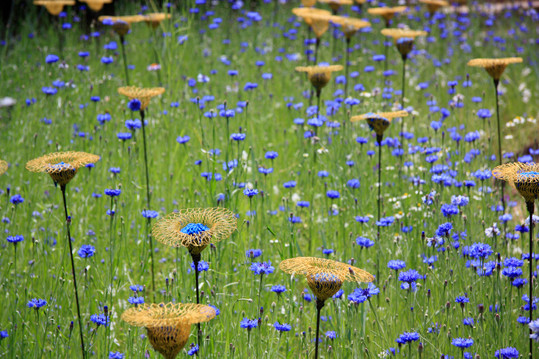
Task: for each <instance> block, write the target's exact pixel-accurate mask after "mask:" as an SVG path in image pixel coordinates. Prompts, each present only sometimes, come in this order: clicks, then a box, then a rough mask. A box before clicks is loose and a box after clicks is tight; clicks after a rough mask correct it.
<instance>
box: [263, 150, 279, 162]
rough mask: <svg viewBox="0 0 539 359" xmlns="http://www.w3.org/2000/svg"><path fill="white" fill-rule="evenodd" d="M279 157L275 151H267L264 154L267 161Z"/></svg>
mask: <svg viewBox="0 0 539 359" xmlns="http://www.w3.org/2000/svg"><path fill="white" fill-rule="evenodd" d="M278 156H279V154H278V153H277V152H275V151H268V152H266V154H265V156H264V157H266V158H267V159H269V160H274V159H276V158H277V157H278Z"/></svg>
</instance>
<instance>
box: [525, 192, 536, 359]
mask: <svg viewBox="0 0 539 359" xmlns="http://www.w3.org/2000/svg"><path fill="white" fill-rule="evenodd" d="M526 207H527V209H528V213H529V214H530V248H529V251H530V257H529V258H528V261H529V267H530V278H529V282H528V286H529V293H530V294H529V299H530V301H529V305H530V314H529V315H530V323H531V322H532V321H533V310H532V309H533V265H532V264H533V260H532V259H533V258H532V256H533V212H534V210H535V206H534V202H526ZM530 334H532V333H531V329H530ZM530 359H533V339H532V338H531V336H530Z"/></svg>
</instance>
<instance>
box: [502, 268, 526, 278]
mask: <svg viewBox="0 0 539 359" xmlns="http://www.w3.org/2000/svg"><path fill="white" fill-rule="evenodd" d="M502 274H503V275H504V276H506V277H507V278H511V279H512V278H518V277H520V276H521V275H522V269H521V268H517V267H505V268H504V269H502Z"/></svg>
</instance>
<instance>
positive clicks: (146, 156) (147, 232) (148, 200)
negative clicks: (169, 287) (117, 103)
mask: <svg viewBox="0 0 539 359" xmlns="http://www.w3.org/2000/svg"><path fill="white" fill-rule="evenodd" d="M140 120H141V122H142V142H143V145H144V169H145V171H146V206H147V207H148V210H150V209H151V208H150V175H149V172H148V152H147V150H146V125H145V124H144V110H140ZM150 222H151V219H150V218H149V217H148V223H147V225H146V237H148V240H149V241H150V260H151V262H152V266H151V271H152V291H153V296H154V299H155V275H154V262H153V242H152V235H151V234H150V231H149V228H150Z"/></svg>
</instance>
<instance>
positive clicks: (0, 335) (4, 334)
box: [0, 330, 9, 340]
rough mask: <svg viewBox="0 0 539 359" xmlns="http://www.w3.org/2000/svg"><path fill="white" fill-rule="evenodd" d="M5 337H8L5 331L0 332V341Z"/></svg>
mask: <svg viewBox="0 0 539 359" xmlns="http://www.w3.org/2000/svg"><path fill="white" fill-rule="evenodd" d="M7 337H9V334H8V332H7V330H2V331H0V340H2V339H5V338H7Z"/></svg>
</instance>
